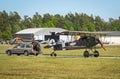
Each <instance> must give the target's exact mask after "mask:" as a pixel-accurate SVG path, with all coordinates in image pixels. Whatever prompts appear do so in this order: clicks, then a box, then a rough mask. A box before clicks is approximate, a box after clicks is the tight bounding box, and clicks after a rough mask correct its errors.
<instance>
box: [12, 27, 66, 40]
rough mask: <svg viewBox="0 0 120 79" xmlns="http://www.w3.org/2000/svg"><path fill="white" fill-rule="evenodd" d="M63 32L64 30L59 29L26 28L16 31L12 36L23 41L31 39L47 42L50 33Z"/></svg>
mask: <svg viewBox="0 0 120 79" xmlns="http://www.w3.org/2000/svg"><path fill="white" fill-rule="evenodd" d="M63 31H66V30H65V29H61V28H28V29H24V30H21V31H18V32H17V33H15V35H14V36H15V37H20V38H22V39H24V40H31V39H32V38H34V39H35V40H48V39H49V37H50V35H51V32H54V33H59V32H63ZM61 38H62V37H61Z"/></svg>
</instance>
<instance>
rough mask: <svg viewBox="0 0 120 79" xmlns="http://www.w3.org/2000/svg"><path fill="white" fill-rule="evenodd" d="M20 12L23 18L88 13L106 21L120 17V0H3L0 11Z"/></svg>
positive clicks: (0, 2) (0, 3)
mask: <svg viewBox="0 0 120 79" xmlns="http://www.w3.org/2000/svg"><path fill="white" fill-rule="evenodd" d="M3 10H5V11H6V12H8V13H9V12H14V11H16V12H18V13H19V15H20V16H21V17H23V16H24V15H28V16H29V17H32V16H33V15H34V14H35V12H38V13H39V14H40V15H44V14H46V13H49V14H51V15H54V14H60V15H63V16H64V15H66V14H68V13H75V12H77V13H86V14H87V15H91V14H92V15H93V16H100V17H101V18H102V19H104V20H105V21H108V20H109V18H113V19H118V17H119V16H120V0H1V1H0V11H3Z"/></svg>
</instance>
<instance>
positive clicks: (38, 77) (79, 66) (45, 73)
mask: <svg viewBox="0 0 120 79" xmlns="http://www.w3.org/2000/svg"><path fill="white" fill-rule="evenodd" d="M1 47H4V48H1ZM9 47H12V46H2V45H0V53H4V51H5V50H6V48H9ZM106 49H107V51H103V49H99V51H100V52H101V56H120V46H113V47H107V48H106ZM83 51H84V50H68V51H57V52H56V53H57V54H58V55H64V56H69V55H71V56H78V55H80V56H82V52H83ZM42 52H43V54H50V53H51V52H52V50H48V49H43V48H42ZM0 79H120V58H62V57H49V56H42V55H39V56H23V55H22V56H16V55H13V56H7V55H1V56H0Z"/></svg>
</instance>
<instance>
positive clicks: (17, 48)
mask: <svg viewBox="0 0 120 79" xmlns="http://www.w3.org/2000/svg"><path fill="white" fill-rule="evenodd" d="M19 48H20V46H19V45H16V46H15V47H13V49H12V53H19Z"/></svg>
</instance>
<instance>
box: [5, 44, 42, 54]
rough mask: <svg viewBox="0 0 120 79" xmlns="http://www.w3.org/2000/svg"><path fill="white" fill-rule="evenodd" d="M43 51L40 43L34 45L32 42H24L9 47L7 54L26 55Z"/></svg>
mask: <svg viewBox="0 0 120 79" xmlns="http://www.w3.org/2000/svg"><path fill="white" fill-rule="evenodd" d="M40 53H41V49H40V45H37V44H36V45H33V44H32V43H22V44H17V45H16V46H14V47H13V48H10V49H7V50H6V54H8V55H12V54H17V55H21V54H24V55H25V56H28V55H31V54H32V55H36V56H37V55H38V54H40Z"/></svg>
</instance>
